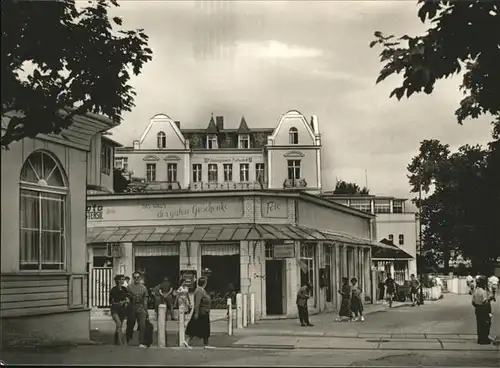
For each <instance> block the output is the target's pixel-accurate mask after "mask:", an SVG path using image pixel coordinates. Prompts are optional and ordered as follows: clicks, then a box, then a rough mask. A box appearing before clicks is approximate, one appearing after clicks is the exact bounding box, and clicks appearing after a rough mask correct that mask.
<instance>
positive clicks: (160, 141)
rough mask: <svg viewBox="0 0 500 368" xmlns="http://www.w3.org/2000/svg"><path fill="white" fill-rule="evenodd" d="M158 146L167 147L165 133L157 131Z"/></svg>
mask: <svg viewBox="0 0 500 368" xmlns="http://www.w3.org/2000/svg"><path fill="white" fill-rule="evenodd" d="M156 137H157V139H158V148H160V149H162V148H167V135H166V134H165V133H164V132H159V133H158V134H157V136H156Z"/></svg>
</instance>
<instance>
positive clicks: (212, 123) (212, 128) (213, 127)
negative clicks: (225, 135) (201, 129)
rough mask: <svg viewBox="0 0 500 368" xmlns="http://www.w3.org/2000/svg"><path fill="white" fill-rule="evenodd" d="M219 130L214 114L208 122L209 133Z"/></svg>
mask: <svg viewBox="0 0 500 368" xmlns="http://www.w3.org/2000/svg"><path fill="white" fill-rule="evenodd" d="M217 132H218V130H217V126H216V125H215V120H214V116H213V115H212V117H211V118H210V122H209V123H208V127H207V133H214V134H215V133H217Z"/></svg>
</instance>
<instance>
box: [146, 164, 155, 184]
mask: <svg viewBox="0 0 500 368" xmlns="http://www.w3.org/2000/svg"><path fill="white" fill-rule="evenodd" d="M146 181H147V182H151V181H156V164H146Z"/></svg>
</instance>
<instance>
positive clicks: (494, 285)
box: [488, 272, 498, 302]
mask: <svg viewBox="0 0 500 368" xmlns="http://www.w3.org/2000/svg"><path fill="white" fill-rule="evenodd" d="M488 288H489V289H490V292H491V296H492V297H493V299H492V300H493V301H494V302H496V301H497V299H496V294H497V290H498V277H496V275H495V273H493V272H492V273H491V276H490V277H489V278H488Z"/></svg>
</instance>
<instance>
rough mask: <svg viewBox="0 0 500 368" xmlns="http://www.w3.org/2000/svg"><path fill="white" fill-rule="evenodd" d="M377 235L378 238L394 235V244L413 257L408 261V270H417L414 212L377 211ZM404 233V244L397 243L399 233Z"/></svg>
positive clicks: (411, 271) (412, 271) (414, 271)
mask: <svg viewBox="0 0 500 368" xmlns="http://www.w3.org/2000/svg"><path fill="white" fill-rule="evenodd" d="M376 226H377V235H378V238H379V240H380V239H382V238H386V239H388V238H389V235H390V234H392V235H393V236H394V244H395V245H396V246H398V247H399V248H401V249H403V250H404V251H405V252H406V253H408V254H409V255H411V256H412V257H414V259H413V260H411V261H410V262H409V272H410V273H413V274H416V272H417V261H416V257H417V235H418V234H417V231H416V226H415V214H414V213H379V214H377V221H376ZM400 234H402V235H404V244H400V243H399V235H400Z"/></svg>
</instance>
